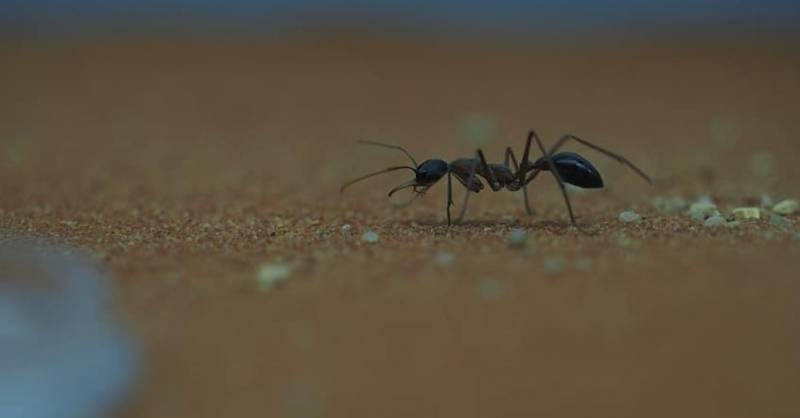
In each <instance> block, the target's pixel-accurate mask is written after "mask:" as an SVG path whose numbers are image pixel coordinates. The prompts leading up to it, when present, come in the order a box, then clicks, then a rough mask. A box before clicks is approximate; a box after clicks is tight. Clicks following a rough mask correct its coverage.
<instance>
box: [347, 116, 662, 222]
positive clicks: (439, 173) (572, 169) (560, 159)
mask: <svg viewBox="0 0 800 418" xmlns="http://www.w3.org/2000/svg"><path fill="white" fill-rule="evenodd" d="M534 140H535V141H536V145H537V146H538V148H539V150H540V151H541V153H542V157H539V159H537V160H536V161H534V162H533V163H531V162H530V161H529V160H528V156H529V155H530V148H531V145H532V142H533V141H534ZM570 140H573V141H575V142H578V143H580V144H583V145H585V146H586V147H588V148H591V149H593V150H595V151H597V152H600V153H601V154H604V155H606V156H607V157H609V158H611V159H614V160H616V161H617V162H619V163H621V164H623V165H626V166H628V167H629V168H631V169H632V170H633V171H634V172H636V174H638V175H639V176H640V177H642V178H643V179H644V180H645V181H647V182H648V183H650V184H652V180H651V179H650V177H649V176H647V174H645V173H644V171H642V170H641V169H640V168H639V167H637V166H636V165H634V164H633V163H631V162H630V161H628V159H626V158H625V157H623V156H621V155H619V154H616V153H613V152H611V151H609V150H606V149H604V148H601V147H599V146H597V145H595V144H592V143H591V142H589V141H586V140H583V139H581V138H579V137H577V136H575V135H571V134H566V135H562V136H561V138H559V140H558V141H556V144H555V145H554V146H553V147H551V148H550V150H549V151H548V150H545V148H544V145H543V144H542V141H541V139H539V136H538V135H537V134H536V132H535V131H533V130H531V131H529V132H528V140H527V142H526V143H525V151H524V152H523V154H522V159H521V160H520V161H519V162H518V161H517V158H516V156H515V155H514V151H513V150H512V149H511V147H506V152H505V158H504V161H503V164H490V163H488V162H487V161H486V157H485V156H484V154H483V150H481V149H478V150H477V151H476V157H475V158H459V159H456V160H453V161H451V162H450V163H447V162H445V161H443V160H440V159H430V160H425V161H423V162H422V164H418V163H417V161H416V160H415V159H414V157H413V156H412V155H411V153H409V152H408V151H407V150H406V149H405V148H403V147H401V146H397V145H388V144H383V143H380V142H373V141H358V142H359V143H362V144H367V145H375V146H379V147H384V148H390V149H396V150H399V151H402V152H403V153H404V154H406V156H407V157H408V158H409V159H410V160H411V162H412V164H413V166H405V165H404V166H394V167H389V168H386V169H383V170H380V171H377V172H374V173H370V174H366V175H364V176H361V177H358V178H356V179H353V180H351V181H349V182H347V183H345V184H344V185H342V187H341V191H344V190H345V189H346V188H347V187H349V186H350V185H352V184H354V183H356V182H359V181H361V180H365V179H368V178H370V177H373V176H377V175H379V174H383V173H388V172H391V171H397V170H411V171H413V172H414V178H413V179H411V180H409V181H407V182H404V183H402V184H400V185H399V186H397V187H395V188H393V189H392V190H391V191H389V196H392V195H393V194H394V193H396V192H398V191H400V190H403V189H407V188H411V189H412V190H413V191H414V193H415V196H414V199H416V198H417V197H419V196H421V195H423V194H425V192H427V191H428V189H429V188H431V186H433V185H434V184H436V182H438V181H439V180H441V179H442V177H444V176H445V174H446V175H447V224H448V225H451V224H452V222H451V215H450V207H451V206H454V203H453V186H452V180H451V178H452V177H453V176H455V178H456V179H457V180H458V181H459V182H460V183H461V184H462V185H463V186H464V187H465V188H466V189H467V192H466V194H465V196H464V203H463V204H462V206H461V211H460V213H459V216H458V218H457V220H456V223H459V222H461V221H462V220H463V218H464V215H465V214H466V210H467V203H468V202H469V196H470V192H474V193H478V192H480V191H481V190H483V188H484V185H483V183H482V182H481V180H480V179H479V178H478V176H479V177H482V178H483V179H484V180H485V181H486V182H487V183H488V185H489V188H491V190H492V191H493V192H497V191H500V190H502V189H503V188H505V189H507V190H509V191H512V192H514V191H518V190H519V189H522V192H523V194H524V196H525V210H526V211H527V213H528V215H532V214H533V210H532V209H531V206H530V202H529V198H528V189H527V187H528V184H529V183H530V182H531V181H533V180H534V179H535V178H536V177H537V176H538V175H539V173H540V172H542V171H550V172H551V173H552V174H553V177H554V179H555V180H556V183H557V184H558V187H559V189H560V190H561V194H562V195H563V196H564V202H565V203H566V206H567V211H568V212H569V217H570V221H571V222H572V225H573V226H575V227H576V228H577V227H578V224H577V222H576V221H575V214H574V213H573V211H572V204H571V203H570V200H569V196H568V195H567V191H566V187H565V186H564V183H568V184H572V185H574V186H577V187H580V188H585V189H596V188H602V187H603V179H602V177H601V176H600V173H599V172H598V171H597V169H596V168H595V167H594V166H593V165H592V164H591V163H590V162H589V161H588V160H587V159H585V158H583V157H582V156H580V155H578V154H577V153H574V152H559V153H557V152H558V150H559V149H560V148H561V147H562V146H564V144H565V143H566V142H567V141H570ZM510 164H513V171H512V166H511V165H510ZM552 167H555V168H556V169H555V170H553V169H552ZM412 201H413V199H412ZM409 203H410V202H409Z"/></svg>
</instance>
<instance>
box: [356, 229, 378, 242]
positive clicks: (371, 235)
mask: <svg viewBox="0 0 800 418" xmlns="http://www.w3.org/2000/svg"><path fill="white" fill-rule="evenodd" d="M378 239H380V237H379V236H378V234H377V233H375V232H374V231H367V232H365V233H364V235H362V236H361V241H364V242H368V243H370V244H374V243H376V242H378Z"/></svg>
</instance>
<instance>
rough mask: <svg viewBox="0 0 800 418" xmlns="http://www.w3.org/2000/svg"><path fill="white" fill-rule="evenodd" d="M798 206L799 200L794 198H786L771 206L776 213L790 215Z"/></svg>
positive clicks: (799, 205)
mask: <svg viewBox="0 0 800 418" xmlns="http://www.w3.org/2000/svg"><path fill="white" fill-rule="evenodd" d="M798 208H800V202H798V201H797V200H795V199H786V200H783V201H781V202H778V204H776V205H775V206H773V207H772V211H773V212H775V213H777V214H778V215H791V214H793V213H795V212H797V209H798Z"/></svg>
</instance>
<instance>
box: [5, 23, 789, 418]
mask: <svg viewBox="0 0 800 418" xmlns="http://www.w3.org/2000/svg"><path fill="white" fill-rule="evenodd" d="M798 51H800V50H799V49H798V46H797V44H789V43H775V42H766V41H764V42H753V43H734V42H728V43H708V44H692V45H688V44H678V43H675V44H670V43H660V44H654V43H648V42H644V41H641V42H634V41H631V42H627V43H618V42H617V43H613V42H608V43H597V44H591V45H578V44H557V45H550V44H548V45H543V44H526V43H518V44H505V45H498V44H494V43H491V42H487V43H482V44H479V45H475V44H471V43H466V42H462V43H459V42H454V41H413V40H401V39H391V38H383V39H371V40H366V39H364V38H362V37H358V36H352V35H347V34H334V35H331V36H322V35H320V36H306V37H298V38H296V39H293V40H290V41H287V40H282V41H277V40H273V41H241V40H239V41H182V40H170V41H167V40H117V41H91V42H90V41H85V42H38V43H37V42H29V43H14V42H6V43H5V44H3V45H2V46H0V60H2V64H0V91H2V92H3V93H2V95H1V96H0V231H2V232H3V233H5V234H13V235H33V236H38V237H46V238H51V239H54V240H56V241H61V242H66V243H69V244H73V245H77V246H80V247H84V248H86V249H88V250H90V251H92V252H93V253H94V254H96V257H97V258H98V260H99V261H101V262H103V263H106V264H107V265H108V266H109V267H110V268H111V270H112V271H113V272H114V273H115V275H116V277H117V281H118V286H119V287H120V295H119V296H120V299H121V300H122V307H121V310H122V312H123V315H124V316H125V317H127V318H128V320H129V321H130V322H131V323H133V324H134V325H135V327H136V330H137V332H138V334H139V335H140V337H141V339H142V342H143V346H144V352H145V358H146V359H147V363H146V369H145V371H144V377H143V379H142V383H141V386H140V388H139V390H138V391H137V393H136V394H135V396H134V399H133V400H132V401H131V402H130V403H129V404H128V405H127V406H126V407H125V410H124V411H122V413H121V416H124V417H137V418H138V417H142V418H146V417H178V416H193V417H219V416H230V417H247V416H253V417H255V416H259V417H262V416H286V417H322V416H325V417H356V416H381V417H409V416H419V417H424V416H442V417H444V416H448V417H449V416H453V417H487V416H506V417H528V416H534V415H546V416H586V415H589V414H591V415H593V416H614V417H622V416H637V417H640V416H649V417H659V416H663V417H674V416H697V417H712V416H720V417H722V416H724V417H728V418H729V417H737V416H741V417H752V416H774V417H795V416H798V415H800V400H798V398H797V396H796V394H797V393H800V334H798V332H797V329H798V326H800V323H798V320H799V319H798V318H800V303H798V302H800V301H799V300H798V295H800V282H798V280H797V270H798V267H800V263H798V256H799V255H800V242H798V235H797V232H798V230H797V226H796V221H797V215H796V214H794V215H788V216H785V217H782V216H781V217H774V216H771V214H770V212H769V210H763V211H762V215H761V219H759V220H741V221H740V222H739V223H738V224H736V223H732V224H726V225H725V226H719V227H717V228H714V227H713V225H709V226H708V227H706V226H705V224H704V221H703V220H702V219H701V220H700V221H699V222H698V221H696V220H692V219H691V218H690V217H689V216H687V214H686V213H685V212H686V210H687V208H686V207H685V205H684V204H683V203H681V202H680V201H681V199H683V200H685V201H686V202H688V203H691V202H693V201H695V200H696V199H698V198H700V197H702V196H708V197H710V199H711V200H713V201H714V202H715V203H716V204H717V206H718V209H719V211H720V212H721V215H723V216H728V215H729V214H730V213H731V209H732V208H734V207H738V206H761V205H762V203H763V205H764V206H765V207H766V209H770V208H772V205H771V204H769V202H767V200H769V199H770V198H771V199H772V200H773V201H774V202H777V201H780V200H782V199H784V198H792V197H794V198H797V197H798V196H797V195H798V190H799V188H798V186H799V185H800V184H798V180H797V179H798V175H800V171H799V170H800V169H798V166H797V165H796V162H795V159H796V156H797V155H798V154H799V153H800V145H799V144H800V143H798V141H797V137H798V135H800V127H798V125H797V123H796V118H797V116H796V115H797V110H798V106H797V103H798V99H797V98H798V97H800V54H799V53H798ZM530 128H536V129H537V130H538V131H539V133H540V134H542V136H543V137H544V138H545V140H546V141H547V142H548V143H552V142H553V141H554V140H555V139H556V138H557V137H558V135H560V134H562V133H565V132H572V133H575V134H578V135H581V136H583V137H585V138H586V139H590V140H592V141H595V142H597V143H599V144H602V145H604V146H606V147H607V148H610V149H612V150H615V151H618V152H619V153H621V154H623V155H625V156H627V157H629V158H630V159H632V160H633V161H635V162H636V163H637V164H638V165H640V166H641V167H642V168H644V169H645V170H646V171H648V172H649V173H650V174H652V175H653V177H654V178H655V179H656V181H655V185H654V186H653V187H649V186H647V185H646V184H644V183H643V182H641V181H640V179H638V178H636V177H635V176H634V175H633V174H632V173H630V172H629V171H626V170H625V169H624V168H623V167H621V166H619V165H618V164H616V163H615V162H613V161H609V160H608V159H606V158H605V157H603V156H602V155H598V154H596V153H594V152H593V151H590V150H587V149H585V148H580V147H579V146H577V145H576V146H571V147H570V149H571V150H575V151H578V152H580V153H581V154H582V155H584V156H586V157H588V158H590V159H591V161H592V162H594V163H596V165H597V167H598V168H599V169H600V171H601V172H602V173H603V176H604V179H605V182H606V185H607V189H605V190H602V191H592V192H586V193H578V192H573V193H572V195H573V199H574V200H573V203H574V206H575V208H576V212H577V215H578V217H579V220H580V222H581V223H582V224H584V225H585V226H586V227H587V229H589V230H590V231H592V232H593V234H591V235H583V234H580V233H578V232H576V231H575V230H574V229H571V228H570V227H569V224H568V220H567V218H566V215H565V211H564V208H563V202H562V201H561V200H560V196H559V195H558V193H557V190H556V188H555V187H554V184H553V181H552V178H550V177H549V176H540V178H539V179H537V180H536V182H535V183H534V184H533V186H532V189H531V191H532V196H533V203H534V207H535V209H536V210H537V213H536V215H534V216H533V217H528V216H527V215H526V214H525V211H524V209H523V205H522V203H521V200H520V196H518V194H511V193H508V192H504V193H497V194H494V193H490V192H488V191H484V192H482V193H480V195H477V196H475V197H474V198H473V199H472V206H471V208H470V211H469V213H468V222H467V223H466V224H464V225H459V226H454V227H452V228H447V227H446V226H445V225H444V224H443V216H444V207H445V187H444V182H442V184H440V185H438V186H436V187H435V188H433V189H432V190H431V191H430V192H429V193H428V194H427V195H426V196H425V197H424V198H422V199H419V200H418V201H417V202H416V203H415V205H414V206H412V207H410V208H407V209H394V208H393V206H392V203H391V202H390V201H389V200H387V199H386V197H385V194H386V192H387V191H388V190H389V188H390V187H392V186H394V185H396V184H399V183H400V182H402V181H405V180H407V174H405V173H403V172H399V173H395V174H389V175H385V176H384V177H382V178H375V179H374V180H371V181H369V182H364V183H360V184H358V185H357V186H354V187H352V188H351V189H349V190H348V191H347V192H346V193H344V194H340V193H339V191H338V187H339V185H340V184H341V183H342V182H344V181H345V180H348V179H350V178H351V177H354V176H357V175H359V174H362V173H366V172H369V171H371V170H376V169H379V168H383V167H388V166H390V165H396V164H398V163H404V162H405V161H404V157H403V155H402V154H399V153H395V152H393V151H390V150H383V149H373V148H365V147H358V146H356V145H355V144H354V141H355V140H357V139H371V140H381V141H385V142H392V143H398V144H402V145H405V146H406V147H408V148H409V149H410V150H411V151H412V152H413V153H414V154H415V156H416V157H417V159H419V160H422V159H425V158H432V157H439V158H444V159H447V160H451V159H454V158H456V157H462V156H464V157H467V156H472V155H473V153H474V150H475V148H476V147H477V146H481V147H483V148H484V150H485V151H486V152H487V155H488V156H489V158H491V159H492V160H495V161H501V156H502V151H503V149H504V147H505V146H506V145H510V146H512V147H514V148H515V150H516V151H517V153H519V152H521V147H522V145H523V142H524V139H525V134H526V132H527V130H528V129H530ZM537 154H538V153H537ZM461 193H462V190H461V188H460V186H458V194H457V196H456V197H457V199H456V200H457V202H460V197H461ZM765 195H768V196H765ZM623 210H634V211H636V212H638V213H639V214H641V215H643V216H644V219H641V220H639V221H634V222H630V223H623V222H620V220H618V215H619V214H620V212H622V211H623ZM514 229H522V230H525V231H526V233H527V236H526V237H522V238H521V237H520V235H519V233H518V232H513V233H512V230H514ZM370 231H371V232H374V233H375V235H372V234H366V235H364V234H365V233H367V232H370ZM509 234H511V235H512V238H511V239H512V241H513V242H512V244H514V245H509V243H508V236H509Z"/></svg>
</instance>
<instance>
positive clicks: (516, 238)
mask: <svg viewBox="0 0 800 418" xmlns="http://www.w3.org/2000/svg"><path fill="white" fill-rule="evenodd" d="M506 242H508V246H509V247H512V248H522V247H524V246H525V244H526V243H527V242H528V233H527V232H526V231H525V230H524V229H522V228H514V229H512V230H511V232H509V233H508V236H507V237H506Z"/></svg>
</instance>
